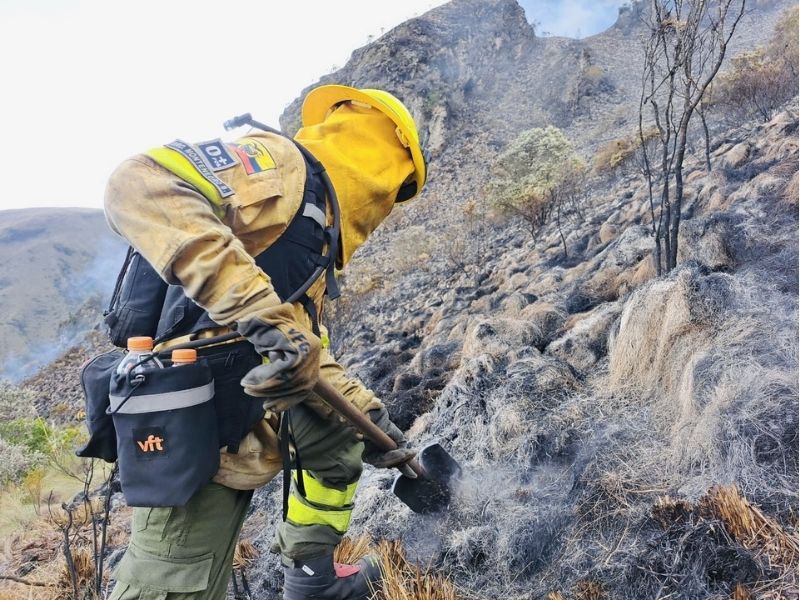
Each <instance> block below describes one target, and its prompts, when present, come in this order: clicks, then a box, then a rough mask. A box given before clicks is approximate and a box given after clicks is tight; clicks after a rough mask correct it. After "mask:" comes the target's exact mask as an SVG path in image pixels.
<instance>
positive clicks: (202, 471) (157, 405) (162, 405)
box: [109, 359, 219, 506]
mask: <svg viewBox="0 0 800 600" xmlns="http://www.w3.org/2000/svg"><path fill="white" fill-rule="evenodd" d="M167 364H169V363H167ZM213 397H214V379H213V377H212V375H211V368H210V367H209V365H208V363H207V361H206V360H204V359H199V360H198V361H197V362H196V363H193V364H188V365H181V366H177V367H173V366H166V367H164V368H158V367H155V368H144V369H142V370H141V372H138V373H134V372H133V371H131V372H130V373H128V374H127V375H118V374H116V373H114V374H113V375H112V377H111V388H110V395H109V398H110V402H111V404H110V407H109V414H111V415H112V416H113V419H114V428H115V429H116V432H117V454H118V455H119V473H120V483H121V485H122V493H123V494H124V495H125V499H126V500H127V502H128V504H129V505H130V506H183V505H184V504H186V503H187V502H188V501H189V499H190V498H191V497H192V496H193V495H194V494H195V493H196V492H197V491H198V490H199V489H200V488H201V487H203V486H204V485H206V484H207V483H208V482H209V481H211V478H212V477H213V476H214V475H215V473H216V472H217V469H218V468H219V435H218V433H217V417H216V414H215V411H214V402H213V401H212V399H213Z"/></svg>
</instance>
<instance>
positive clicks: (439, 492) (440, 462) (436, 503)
mask: <svg viewBox="0 0 800 600" xmlns="http://www.w3.org/2000/svg"><path fill="white" fill-rule="evenodd" d="M417 460H418V461H419V463H420V465H421V466H422V469H423V470H424V471H425V476H424V477H417V478H416V479H411V478H410V477H406V476H405V475H398V476H397V478H396V479H395V480H394V485H393V486H392V491H393V492H394V494H395V496H397V497H398V498H400V500H402V501H403V503H404V504H406V505H407V506H408V507H409V508H410V509H411V510H413V511H414V512H415V513H420V514H423V515H428V514H433V513H438V512H441V511H443V510H445V509H446V508H447V507H448V505H449V504H450V497H451V495H452V490H453V485H454V484H455V483H456V481H457V480H458V479H459V478H460V477H461V467H460V466H459V464H458V463H457V462H456V460H455V459H454V458H453V457H452V456H450V454H448V453H447V451H446V450H445V449H444V448H442V447H441V446H440V445H439V444H431V445H429V446H425V447H424V448H423V449H422V450H420V452H419V454H418V455H417Z"/></svg>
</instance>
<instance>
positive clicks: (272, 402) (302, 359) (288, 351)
mask: <svg viewBox="0 0 800 600" xmlns="http://www.w3.org/2000/svg"><path fill="white" fill-rule="evenodd" d="M236 331H237V332H239V333H241V334H242V335H243V336H245V337H246V338H247V339H248V341H250V343H252V344H253V346H255V349H256V352H258V353H259V354H260V355H261V356H263V357H264V358H265V359H266V360H265V361H264V364H262V365H259V366H257V367H254V368H253V369H251V370H250V371H248V373H247V375H245V376H244V378H243V379H242V381H241V384H242V387H244V391H245V392H246V393H248V394H250V395H251V396H256V397H262V398H267V399H268V401H267V402H265V404H264V407H265V408H267V409H270V410H275V411H281V410H286V409H287V408H290V407H291V406H293V405H294V404H297V403H299V402H302V401H303V400H304V399H305V397H306V395H307V394H308V392H309V391H310V390H311V389H312V388H313V387H314V385H315V384H316V383H317V379H318V378H319V351H320V341H319V338H318V337H317V336H315V335H314V334H312V333H310V332H308V331H306V330H305V328H304V327H302V326H301V325H300V324H299V323H297V322H296V321H295V320H294V316H293V312H292V307H291V305H289V304H281V305H279V306H277V307H273V308H271V309H269V310H268V311H264V313H261V314H259V315H258V316H256V317H254V318H249V319H246V320H242V321H238V322H237V323H236Z"/></svg>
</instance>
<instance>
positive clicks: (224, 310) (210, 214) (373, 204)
mask: <svg viewBox="0 0 800 600" xmlns="http://www.w3.org/2000/svg"><path fill="white" fill-rule="evenodd" d="M373 112H374V111H373ZM351 116H352V115H351ZM370 118H375V115H370V114H368V113H367V111H364V115H363V118H362V119H361V121H360V125H362V126H364V125H365V124H366V123H365V122H364V119H370ZM349 123H350V125H344V126H343V125H342V124H341V123H338V124H337V123H335V122H334V126H335V128H336V129H337V133H338V135H337V136H333V135H330V136H327V137H328V138H329V139H331V140H333V139H336V140H337V143H339V144H341V143H346V142H347V135H348V131H347V130H348V129H349V130H350V132H351V135H356V132H359V133H358V134H357V135H359V136H362V137H363V135H364V133H363V131H364V129H363V128H360V127H359V118H358V116H356V118H351V119H350V121H349ZM367 125H374V123H372V124H367ZM318 127H319V126H318ZM325 133H326V132H324V131H319V130H317V131H314V132H312V133H309V132H306V136H305V137H306V138H307V139H308V140H309V141H310V142H311V143H310V144H309V145H311V146H314V145H315V144H316V148H315V149H312V152H313V153H314V154H315V155H316V156H318V157H319V158H320V160H321V161H322V163H323V164H324V165H325V167H326V169H327V170H328V172H329V174H330V175H331V179H332V180H333V181H334V185H335V186H336V188H337V193H338V195H339V199H340V204H341V206H342V217H343V219H342V220H343V223H342V227H343V231H342V239H343V242H344V243H343V248H344V249H345V250H344V252H345V254H344V255H343V256H340V257H339V262H340V264H341V263H344V262H346V261H347V260H348V259H349V258H350V256H352V252H353V251H354V250H355V248H356V247H357V246H358V244H360V243H361V242H363V239H365V237H366V234H368V233H369V232H370V231H372V229H374V228H375V227H376V226H377V224H378V223H379V222H380V220H382V218H383V217H384V216H385V215H386V214H388V211H389V210H390V209H391V202H392V201H393V196H392V194H396V191H397V189H398V188H399V185H400V183H402V181H403V180H404V179H405V178H406V177H407V176H408V175H409V174H410V173H411V172H412V171H413V165H412V164H411V161H410V159H404V158H403V157H402V156H395V155H394V154H396V153H394V154H391V155H389V156H388V157H387V159H386V160H387V163H383V161H382V160H380V161H378V162H377V163H375V164H374V165H373V166H370V164H363V163H362V164H361V165H360V170H359V174H358V178H359V179H360V180H361V181H362V186H361V187H356V186H354V185H352V183H353V180H354V179H355V178H356V174H355V171H354V170H355V169H356V167H357V165H356V164H355V163H354V162H353V158H352V155H348V156H345V155H342V156H340V157H339V158H338V159H337V157H336V151H334V150H333V149H332V148H331V147H328V146H326V145H325V143H324V141H323V140H324V139H325V138H326V135H325ZM302 134H303V130H301V132H300V133H299V134H298V139H301V138H302ZM381 135H383V134H380V133H376V139H375V140H362V141H363V142H364V143H368V144H369V143H371V144H373V146H376V147H378V148H379V149H380V145H378V139H379V138H380V137H381ZM388 161H393V162H392V163H391V164H392V165H393V166H392V167H391V168H392V169H393V170H392V171H391V172H387V167H386V165H387V164H389V162H388ZM356 162H358V161H356ZM306 175H307V165H306V163H305V161H304V159H303V156H302V154H301V153H300V151H299V150H298V149H297V147H296V146H295V145H294V144H293V143H292V141H291V140H288V139H286V138H284V137H282V136H279V135H275V134H271V133H256V134H252V135H250V136H248V137H245V138H242V139H239V140H237V141H236V142H235V143H232V144H224V143H222V142H220V141H219V140H216V141H213V142H208V143H205V144H186V143H184V142H174V143H172V144H169V145H167V146H164V147H161V148H156V149H154V150H151V151H150V152H148V153H146V154H142V155H138V156H135V157H133V158H131V159H129V160H127V161H125V162H124V163H122V165H120V167H119V168H118V169H117V170H116V171H115V172H114V174H113V175H112V176H111V178H110V180H109V184H108V188H107V192H106V205H105V208H106V216H107V219H108V222H109V225H110V226H111V228H112V229H113V230H114V231H116V232H117V233H119V234H120V235H122V236H123V237H125V238H126V239H127V240H128V241H129V243H130V244H131V245H132V246H133V247H134V248H136V249H137V250H138V251H139V252H140V253H141V254H142V255H143V256H144V257H145V258H146V259H147V260H148V262H149V263H150V264H151V265H152V266H153V267H154V268H155V269H156V270H157V271H158V272H159V274H160V275H161V277H162V278H163V279H165V280H166V281H167V282H168V283H170V284H174V285H175V286H180V291H181V293H182V294H185V296H186V297H188V299H190V300H191V303H190V304H196V305H199V307H202V310H201V311H199V312H197V313H196V314H195V315H194V316H193V317H192V318H189V319H188V320H187V319H184V318H183V315H181V314H180V313H181V311H180V310H179V309H178V308H177V307H178V306H180V305H182V303H183V306H184V308H185V309H186V310H190V309H191V307H190V305H189V304H185V303H184V301H183V299H182V296H180V297H179V296H178V294H177V292H174V293H173V295H174V298H173V300H174V301H167V302H165V311H164V313H163V314H162V318H163V319H165V323H164V324H163V327H162V326H160V327H159V329H161V330H162V332H163V330H165V329H164V328H169V327H172V326H173V325H174V322H175V320H176V317H178V316H180V317H181V318H180V319H178V321H183V323H182V325H180V326H179V327H176V328H175V332H174V333H176V334H177V335H175V336H173V337H172V338H171V339H170V340H169V342H168V343H167V346H168V345H175V344H179V343H181V342H182V341H186V340H187V339H188V338H189V337H190V336H191V337H195V338H197V337H211V336H214V335H219V334H221V333H224V332H225V331H226V329H225V327H224V326H225V325H227V324H230V323H233V322H235V321H239V320H241V319H245V318H247V316H248V315H250V314H254V313H256V312H257V311H258V310H259V306H260V305H261V304H263V302H264V301H265V299H266V298H267V297H268V296H270V295H272V293H273V292H274V291H275V290H274V288H273V284H272V282H271V280H270V278H269V277H268V276H267V275H266V274H265V273H264V271H263V270H262V269H261V268H259V266H258V264H257V261H256V258H255V257H258V256H259V255H260V254H262V253H263V252H264V250H265V249H267V248H268V247H269V246H271V245H272V244H273V242H275V240H277V239H278V238H279V237H281V236H282V235H283V234H284V233H285V232H286V230H287V228H288V227H289V225H290V223H291V222H292V220H293V219H294V217H295V216H296V215H297V214H298V211H299V209H300V208H301V205H302V203H303V198H304V193H305V195H306V197H307V196H308V194H307V193H306V192H307V190H306V185H307V176H306ZM337 180H338V182H337ZM340 186H341V187H342V190H341V191H340V190H339V187H340ZM365 206H366V209H363V207H365ZM317 208H318V209H320V213H321V207H320V206H319V205H317ZM324 218H325V221H326V223H330V222H331V219H332V214H331V213H330V210H328V211H327V214H325V215H324ZM324 292H325V278H324V277H322V278H320V279H319V280H317V281H316V282H315V283H314V285H313V286H312V287H311V288H310V289H309V290H308V292H307V295H308V297H309V298H310V300H311V302H312V303H313V309H312V310H311V311H310V312H316V314H317V315H321V314H322V312H323V301H324ZM168 300H169V299H168ZM291 309H292V313H293V315H292V316H293V318H294V319H295V321H296V322H297V323H299V324H300V325H301V326H303V327H304V328H305V329H306V330H308V331H311V330H313V329H314V324H313V319H312V315H310V314H309V310H308V307H304V306H303V304H302V303H301V302H297V303H295V304H294V305H292V307H291ZM323 333H324V330H323ZM323 337H324V336H323ZM319 366H320V376H321V377H324V378H325V379H326V380H328V381H329V382H331V383H332V384H333V385H334V386H335V387H337V388H338V389H339V391H340V392H341V393H342V394H343V395H344V396H345V397H346V398H348V399H349V400H350V401H351V402H353V403H354V404H355V405H356V406H357V407H358V408H359V409H360V410H362V411H367V410H371V409H373V408H380V407H381V406H382V404H381V403H380V401H379V400H378V399H377V398H376V397H375V395H374V394H373V393H372V392H371V391H370V390H368V389H367V388H365V387H364V386H363V384H361V382H360V381H358V380H357V379H355V378H351V377H349V376H348V375H347V373H346V372H345V370H344V369H343V368H342V367H341V366H340V365H339V364H338V363H337V362H336V361H335V360H334V358H333V357H332V356H331V354H330V353H329V352H328V350H327V348H323V350H322V352H321V354H320V365H319ZM254 401H255V399H254ZM305 404H306V405H307V406H309V407H310V408H312V409H313V410H314V411H315V412H317V413H318V414H320V415H322V416H324V417H326V418H331V419H333V418H338V417H337V416H335V415H333V414H332V411H331V409H330V408H328V407H327V405H326V404H325V403H324V402H323V401H322V400H321V399H319V398H318V397H316V396H314V395H313V394H311V395H310V396H309V397H308V398H307V399H306V400H305ZM277 423H278V418H277V415H276V414H275V413H273V412H270V411H268V412H267V413H266V415H265V416H264V419H263V420H261V421H260V422H259V423H258V424H257V425H256V427H255V428H254V429H253V431H251V432H250V433H249V434H247V436H246V437H245V438H244V439H243V440H242V441H241V443H240V445H239V449H238V452H237V453H235V454H232V453H229V452H226V451H224V450H225V449H223V452H222V455H221V466H220V469H219V472H218V473H217V475H216V477H215V481H217V482H219V483H222V484H224V485H226V486H228V487H231V488H234V489H253V488H256V487H259V486H261V485H263V484H265V483H266V482H267V481H269V480H270V479H271V478H272V477H274V476H275V474H277V473H278V472H279V471H280V470H281V468H282V465H281V456H280V452H279V449H278V443H277V434H276V429H277Z"/></svg>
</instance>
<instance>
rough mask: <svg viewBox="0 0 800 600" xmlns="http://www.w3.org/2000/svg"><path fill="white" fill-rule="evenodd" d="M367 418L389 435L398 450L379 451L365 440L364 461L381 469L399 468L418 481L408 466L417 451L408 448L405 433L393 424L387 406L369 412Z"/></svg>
mask: <svg viewBox="0 0 800 600" xmlns="http://www.w3.org/2000/svg"><path fill="white" fill-rule="evenodd" d="M367 416H369V418H370V420H371V421H372V422H373V423H375V425H377V426H378V427H379V428H380V429H381V431H383V432H384V433H385V434H386V435H388V436H389V437H390V438H392V440H394V442H395V443H396V444H397V449H396V450H389V451H388V452H386V451H384V450H381V449H379V448H378V447H377V446H375V444H373V443H372V442H371V441H370V440H368V439H365V440H364V453H363V454H362V459H363V460H364V462H365V463H368V464H370V465H372V466H373V467H378V468H379V469H391V468H394V467H397V469H399V470H400V472H401V473H402V474H403V475H405V476H406V477H410V478H411V479H416V478H417V474H416V473H414V470H413V469H412V468H411V467H410V466H409V465H408V461H410V460H411V459H412V458H414V457H415V456H416V455H417V451H416V450H414V449H413V448H409V447H408V440H407V439H406V436H405V435H403V432H402V431H400V429H399V428H398V427H397V425H395V424H394V423H392V420H391V419H390V418H389V413H388V411H387V410H386V407H385V406H382V407H381V408H374V409H372V410H370V411H367Z"/></svg>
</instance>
